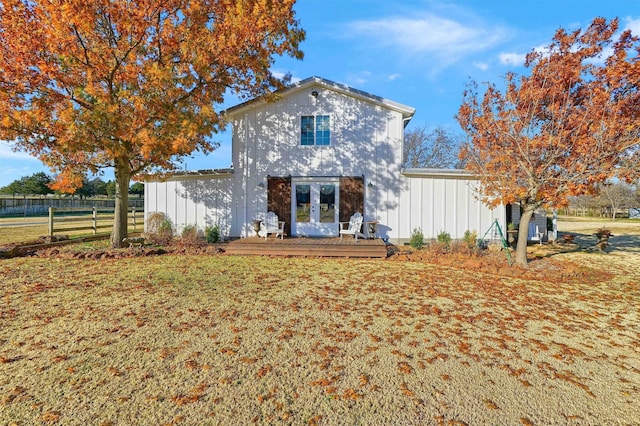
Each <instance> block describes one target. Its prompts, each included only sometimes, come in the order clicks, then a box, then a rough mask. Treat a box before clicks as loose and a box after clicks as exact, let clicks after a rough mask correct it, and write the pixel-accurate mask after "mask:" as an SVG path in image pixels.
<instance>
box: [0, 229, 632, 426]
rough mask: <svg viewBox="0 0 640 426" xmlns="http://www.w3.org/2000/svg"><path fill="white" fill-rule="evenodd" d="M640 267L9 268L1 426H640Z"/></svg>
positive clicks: (263, 264) (180, 263)
mask: <svg viewBox="0 0 640 426" xmlns="http://www.w3.org/2000/svg"><path fill="white" fill-rule="evenodd" d="M614 233H615V232H614ZM612 244H613V245H615V240H614V239H612ZM638 256H639V254H638V253H637V252H635V251H633V249H631V248H628V247H627V246H625V247H624V248H622V249H620V250H616V249H615V246H614V247H613V249H612V250H611V252H610V253H608V254H602V253H588V252H574V253H567V254H560V255H557V256H554V257H553V258H554V259H559V260H560V261H562V262H569V261H570V262H573V263H575V266H573V267H572V270H573V271H574V272H575V276H574V278H569V279H562V280H560V279H557V277H555V276H554V275H553V274H549V276H547V277H546V278H545V279H543V280H533V279H519V278H515V279H514V278H507V277H504V276H500V275H495V274H489V273H480V272H477V271H475V272H474V271H471V270H465V269H458V268H450V267H444V266H437V265H432V264H427V263H423V262H391V261H370V260H353V259H339V260H334V259H295V258H260V257H255V258H252V257H247V258H243V257H234V256H224V255H222V256H202V255H199V256H196V255H193V256H189V255H163V256H156V257H151V258H150V257H140V258H132V259H120V260H98V261H96V260H75V259H73V260H71V259H65V258H61V257H54V258H51V259H47V258H16V259H7V260H2V261H0V276H1V277H2V281H1V284H0V424H18V425H29V424H64V425H87V424H91V425H130V424H148V425H160V424H185V425H188V424H191V425H193V424H199V425H200V424H212V425H213V424H252V423H257V424H297V425H300V424H321V425H336V424H366V425H376V424H394V425H403V424H404V425H412V424H427V425H428V424H434V425H438V424H443V425H448V424H457V425H463V424H469V425H476V424H510V425H514V424H523V425H531V424H533V425H546V424H576V425H581V424H602V425H605V424H607V425H608V424H637V422H638V419H640V404H639V403H638V395H639V394H640V337H639V336H640V313H639V310H638V306H640V268H639V267H638V266H639V264H638V259H637V258H638ZM588 267H591V268H596V269H606V270H609V271H611V272H613V273H614V276H613V278H611V279H604V278H602V275H600V274H597V273H596V272H593V273H592V272H590V270H589V269H587V268H588Z"/></svg>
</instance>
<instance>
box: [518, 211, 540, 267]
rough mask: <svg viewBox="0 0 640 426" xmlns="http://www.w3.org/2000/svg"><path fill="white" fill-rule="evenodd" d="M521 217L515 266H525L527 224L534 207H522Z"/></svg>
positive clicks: (527, 236) (527, 237) (527, 235)
mask: <svg viewBox="0 0 640 426" xmlns="http://www.w3.org/2000/svg"><path fill="white" fill-rule="evenodd" d="M522 207H523V211H522V216H521V217H520V228H519V229H518V245H517V246H516V264H517V265H520V266H524V267H526V266H527V240H528V239H529V223H530V222H531V217H532V216H533V213H534V212H535V208H536V207H535V205H529V204H526V205H523V206H522Z"/></svg>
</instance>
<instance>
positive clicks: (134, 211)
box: [131, 206, 136, 231]
mask: <svg viewBox="0 0 640 426" xmlns="http://www.w3.org/2000/svg"><path fill="white" fill-rule="evenodd" d="M131 213H133V230H134V231H135V230H136V208H135V206H133V207H132V208H131Z"/></svg>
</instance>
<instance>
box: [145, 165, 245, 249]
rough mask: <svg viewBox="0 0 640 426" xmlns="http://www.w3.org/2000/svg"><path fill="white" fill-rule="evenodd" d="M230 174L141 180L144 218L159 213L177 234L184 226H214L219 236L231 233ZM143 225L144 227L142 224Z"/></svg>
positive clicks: (231, 182) (231, 181)
mask: <svg viewBox="0 0 640 426" xmlns="http://www.w3.org/2000/svg"><path fill="white" fill-rule="evenodd" d="M232 184H233V179H232V178H231V177H224V178H221V177H211V176H200V177H191V176H188V177H187V176H185V177H183V178H174V179H172V180H169V181H166V182H146V183H145V200H144V202H145V218H146V217H148V216H149V215H150V214H151V213H154V212H162V213H164V214H165V215H167V217H168V218H169V219H170V220H171V222H172V223H173V225H174V229H175V231H176V233H177V234H178V235H179V234H180V232H181V231H182V229H183V228H184V227H185V226H186V225H195V226H196V227H197V228H198V229H199V230H202V231H204V229H205V228H206V227H207V226H215V225H218V226H219V227H220V233H221V234H222V235H223V236H230V235H232V234H233V229H232V222H231V215H232ZM145 228H146V226H145Z"/></svg>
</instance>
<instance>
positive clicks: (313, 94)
mask: <svg viewBox="0 0 640 426" xmlns="http://www.w3.org/2000/svg"><path fill="white" fill-rule="evenodd" d="M311 96H313V97H314V98H317V97H318V91H317V90H314V91H313V92H311Z"/></svg>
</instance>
